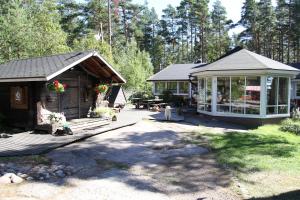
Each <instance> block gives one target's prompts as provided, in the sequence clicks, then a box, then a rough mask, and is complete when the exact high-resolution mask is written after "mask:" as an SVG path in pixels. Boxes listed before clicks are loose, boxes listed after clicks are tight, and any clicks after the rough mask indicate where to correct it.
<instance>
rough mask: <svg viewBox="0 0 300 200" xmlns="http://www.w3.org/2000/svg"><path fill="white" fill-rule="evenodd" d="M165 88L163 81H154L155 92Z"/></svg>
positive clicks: (158, 92) (157, 92)
mask: <svg viewBox="0 0 300 200" xmlns="http://www.w3.org/2000/svg"><path fill="white" fill-rule="evenodd" d="M164 90H165V83H164V82H156V83H155V93H156V94H161V93H162V92H163V91H164Z"/></svg>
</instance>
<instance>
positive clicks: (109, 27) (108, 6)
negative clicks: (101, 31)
mask: <svg viewBox="0 0 300 200" xmlns="http://www.w3.org/2000/svg"><path fill="white" fill-rule="evenodd" d="M107 9H108V34H109V36H108V37H109V46H110V51H111V45H112V39H111V37H112V28H111V2H110V0H107Z"/></svg>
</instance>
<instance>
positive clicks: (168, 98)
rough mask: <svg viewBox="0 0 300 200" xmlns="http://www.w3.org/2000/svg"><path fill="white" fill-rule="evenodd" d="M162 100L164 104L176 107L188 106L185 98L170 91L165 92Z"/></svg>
mask: <svg viewBox="0 0 300 200" xmlns="http://www.w3.org/2000/svg"><path fill="white" fill-rule="evenodd" d="M161 98H162V99H163V100H164V102H166V103H169V104H172V105H173V106H175V107H182V106H184V105H185V104H186V101H185V99H184V97H183V96H177V95H173V93H172V92H171V91H168V90H165V91H163V93H162V96H161Z"/></svg>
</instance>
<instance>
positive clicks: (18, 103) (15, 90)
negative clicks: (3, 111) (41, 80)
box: [10, 86, 28, 109]
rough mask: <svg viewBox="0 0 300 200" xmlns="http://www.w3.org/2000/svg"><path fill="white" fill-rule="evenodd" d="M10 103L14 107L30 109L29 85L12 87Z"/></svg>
mask: <svg viewBox="0 0 300 200" xmlns="http://www.w3.org/2000/svg"><path fill="white" fill-rule="evenodd" d="M10 104H11V108H13V109H28V87H25V86H24V87H20V86H17V87H11V89H10Z"/></svg>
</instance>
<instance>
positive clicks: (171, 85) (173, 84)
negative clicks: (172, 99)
mask: <svg viewBox="0 0 300 200" xmlns="http://www.w3.org/2000/svg"><path fill="white" fill-rule="evenodd" d="M167 90H168V91H171V92H172V93H173V94H176V93H177V82H167Z"/></svg>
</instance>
